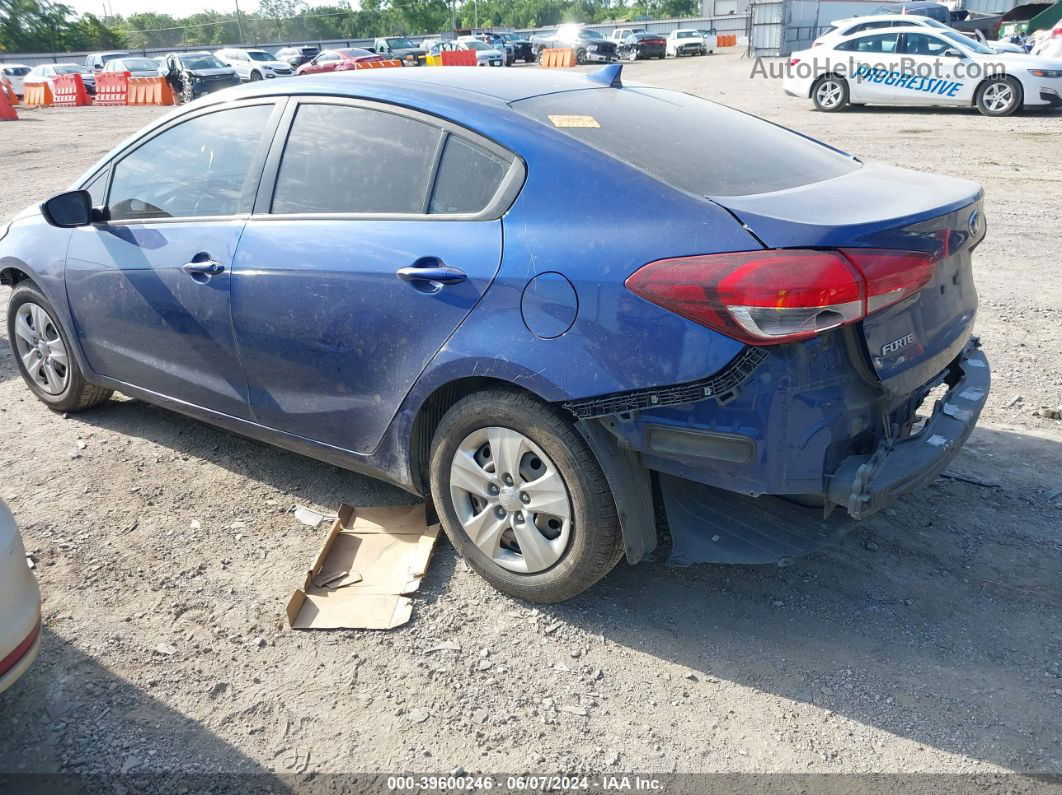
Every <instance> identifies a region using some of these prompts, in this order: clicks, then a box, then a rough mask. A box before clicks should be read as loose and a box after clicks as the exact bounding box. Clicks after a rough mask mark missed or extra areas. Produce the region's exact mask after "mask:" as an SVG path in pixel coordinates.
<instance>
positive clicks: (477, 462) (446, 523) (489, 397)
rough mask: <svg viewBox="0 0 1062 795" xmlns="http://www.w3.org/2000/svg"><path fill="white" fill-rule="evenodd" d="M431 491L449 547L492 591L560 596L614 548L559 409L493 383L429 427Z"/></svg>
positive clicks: (592, 470)
mask: <svg viewBox="0 0 1062 795" xmlns="http://www.w3.org/2000/svg"><path fill="white" fill-rule="evenodd" d="M429 470H430V480H431V493H432V497H433V499H434V500H435V506H436V510H437V511H438V513H439V517H440V519H441V520H442V524H443V528H444V529H445V531H446V534H447V536H449V538H450V540H451V542H452V543H453V545H454V546H455V547H456V548H457V550H458V552H460V554H461V555H462V556H463V557H464V558H465V559H466V560H467V561H468V563H469V565H471V566H472V568H473V569H475V570H476V571H477V572H478V573H479V574H480V575H481V576H482V577H483V578H484V579H485V580H487V581H488V582H489V583H490V584H491V585H493V586H494V587H495V588H497V589H498V590H500V591H502V592H504V593H507V594H509V595H511V596H515V597H517V598H519V599H526V600H528V601H531V602H543V603H546V602H560V601H563V600H565V599H570V598H571V597H573V596H575V595H576V594H579V593H581V592H582V591H584V590H586V589H587V588H589V587H590V586H591V585H593V584H594V583H595V582H597V581H598V580H599V579H601V578H602V577H603V576H605V574H607V573H608V572H609V571H610V570H611V569H612V567H613V566H614V565H615V564H616V562H617V561H618V560H619V558H620V557H621V555H622V553H623V544H622V535H621V533H620V529H619V521H618V519H617V517H616V506H615V503H614V502H613V499H612V492H611V490H610V489H609V487H608V483H607V481H606V480H605V476H604V474H603V473H602V471H601V467H600V466H599V465H598V463H597V459H596V458H595V457H594V454H593V453H592V452H591V451H590V448H589V447H588V446H587V445H586V442H585V441H583V439H582V437H581V436H580V435H579V434H578V432H576V430H575V428H574V427H573V426H572V424H571V423H570V422H569V421H568V420H567V418H566V417H565V416H564V415H562V414H561V413H560V412H559V411H558V410H556V409H554V408H552V407H550V406H547V405H544V404H542V403H540V402H539V401H537V400H535V399H534V398H533V397H531V396H530V395H527V394H525V393H522V392H517V391H515V390H510V389H504V388H498V389H489V390H486V391H483V392H477V393H475V394H472V395H469V396H468V397H466V398H464V399H462V400H460V401H458V403H456V404H455V405H454V406H453V407H452V408H451V409H450V410H449V411H448V412H447V413H446V415H445V416H444V417H443V419H442V421H441V422H440V423H439V427H438V428H437V429H436V431H435V437H434V441H433V443H432V453H431V460H430V464H429Z"/></svg>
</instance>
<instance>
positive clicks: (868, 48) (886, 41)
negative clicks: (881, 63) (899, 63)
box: [836, 33, 900, 53]
mask: <svg viewBox="0 0 1062 795" xmlns="http://www.w3.org/2000/svg"><path fill="white" fill-rule="evenodd" d="M899 37H900V34H899V33H881V34H878V35H877V36H863V37H861V38H858V39H852V40H851V41H845V42H842V43H840V44H838V45H837V47H836V49H838V50H844V51H845V52H880V53H890V52H896V42H897V41H898V40H899Z"/></svg>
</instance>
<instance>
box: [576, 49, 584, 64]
mask: <svg viewBox="0 0 1062 795" xmlns="http://www.w3.org/2000/svg"><path fill="white" fill-rule="evenodd" d="M575 62H576V63H577V64H579V65H580V66H585V65H586V50H576V51H575Z"/></svg>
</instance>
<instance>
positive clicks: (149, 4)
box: [60, 0, 357, 17]
mask: <svg viewBox="0 0 1062 795" xmlns="http://www.w3.org/2000/svg"><path fill="white" fill-rule="evenodd" d="M60 1H61V2H62V3H63V4H64V5H68V6H70V7H71V8H73V9H74V10H75V11H77V12H78V13H79V14H84V13H86V12H88V13H90V14H95V15H96V16H101V15H103V8H104V5H106V7H107V11H108V12H110V13H112V14H121V15H122V16H129V15H130V14H136V13H140V12H142V11H154V12H156V13H160V14H171V15H173V16H176V17H183V16H187V15H189V14H195V13H197V12H199V11H223V12H227V11H233V10H235V8H236V6H235V3H234V2H233V0H182V2H180V3H175V2H173V0H60ZM329 2H331V4H333V5H334V4H335V3H334V2H332V0H329ZM329 2H325V0H308V4H309V5H311V6H315V5H327V4H329ZM239 3H240V11H257V10H258V0H239ZM352 5H355V6H356V5H357V4H356V3H352Z"/></svg>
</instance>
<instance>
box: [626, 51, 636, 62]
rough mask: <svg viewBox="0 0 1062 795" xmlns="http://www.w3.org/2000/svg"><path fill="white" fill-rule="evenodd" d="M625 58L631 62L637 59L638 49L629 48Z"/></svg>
mask: <svg viewBox="0 0 1062 795" xmlns="http://www.w3.org/2000/svg"><path fill="white" fill-rule="evenodd" d="M627 60H628V61H631V62H634V61H637V60H638V51H637V50H634V49H631V50H630V51H629V52H628V53H627Z"/></svg>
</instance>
